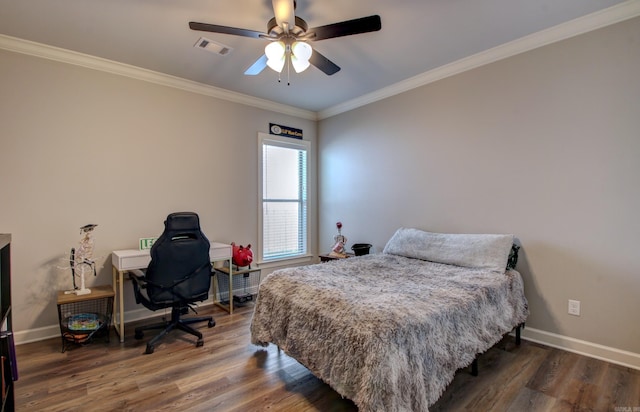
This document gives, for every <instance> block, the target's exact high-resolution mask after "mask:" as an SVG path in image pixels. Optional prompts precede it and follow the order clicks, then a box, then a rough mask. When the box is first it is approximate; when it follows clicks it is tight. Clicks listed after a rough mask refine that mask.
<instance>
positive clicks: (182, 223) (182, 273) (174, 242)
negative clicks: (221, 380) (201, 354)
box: [131, 212, 216, 353]
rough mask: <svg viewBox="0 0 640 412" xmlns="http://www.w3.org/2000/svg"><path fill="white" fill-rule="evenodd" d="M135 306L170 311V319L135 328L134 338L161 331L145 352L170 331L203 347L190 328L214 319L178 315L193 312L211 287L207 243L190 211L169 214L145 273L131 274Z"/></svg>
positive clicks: (196, 334) (197, 332) (136, 272)
mask: <svg viewBox="0 0 640 412" xmlns="http://www.w3.org/2000/svg"><path fill="white" fill-rule="evenodd" d="M131 280H132V281H133V291H134V294H135V298H136V303H142V304H143V305H144V306H146V307H147V308H149V309H150V310H153V311H155V310H158V309H164V308H169V307H170V308H171V320H170V321H168V322H167V321H165V322H162V323H157V324H153V325H148V326H141V327H138V328H136V329H135V338H136V339H142V338H143V336H144V334H143V331H144V330H149V329H163V330H162V332H160V334H158V335H157V336H156V337H154V338H153V339H151V340H150V341H149V342H148V343H147V350H146V352H145V353H153V350H154V348H155V344H156V343H157V342H158V341H159V340H160V339H162V337H163V336H164V335H166V334H167V333H169V332H171V331H172V330H173V329H181V330H183V331H185V332H188V333H190V334H192V335H195V336H197V338H198V341H197V342H196V346H202V345H204V341H203V340H202V333H200V332H199V331H197V330H196V329H194V328H192V327H191V326H189V325H190V324H192V323H195V322H204V321H208V326H209V327H210V328H212V327H213V326H215V324H216V323H215V321H214V320H213V317H211V316H207V317H199V318H187V319H181V318H180V315H184V314H187V313H188V311H189V309H191V310H193V311H194V312H195V310H194V308H193V306H192V305H191V304H192V303H195V302H201V301H204V300H206V299H207V298H208V296H209V287H210V286H211V261H210V258H209V240H208V239H207V237H206V236H205V235H204V233H202V231H201V230H200V219H199V218H198V215H197V214H195V213H192V212H180V213H172V214H170V215H169V216H167V220H166V221H165V222H164V232H163V233H162V235H160V237H159V238H158V239H157V240H156V241H155V243H154V244H153V246H152V247H151V262H150V263H149V266H148V268H147V270H146V272H142V271H134V272H132V273H131Z"/></svg>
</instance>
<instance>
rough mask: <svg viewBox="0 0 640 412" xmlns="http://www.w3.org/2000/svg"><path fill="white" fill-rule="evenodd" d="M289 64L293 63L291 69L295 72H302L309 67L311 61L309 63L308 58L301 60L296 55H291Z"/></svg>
mask: <svg viewBox="0 0 640 412" xmlns="http://www.w3.org/2000/svg"><path fill="white" fill-rule="evenodd" d="M291 65H293V69H294V70H295V71H296V73H302V72H303V71H305V70H307V68H309V66H310V65H311V63H309V60H301V59H298V58H297V57H296V56H294V55H291Z"/></svg>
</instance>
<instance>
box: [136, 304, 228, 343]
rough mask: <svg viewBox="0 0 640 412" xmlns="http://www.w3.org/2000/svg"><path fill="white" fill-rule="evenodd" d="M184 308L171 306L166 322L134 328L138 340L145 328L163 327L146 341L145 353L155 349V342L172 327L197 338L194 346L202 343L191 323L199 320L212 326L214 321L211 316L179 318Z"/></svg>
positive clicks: (198, 332)
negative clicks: (168, 318) (169, 317)
mask: <svg viewBox="0 0 640 412" xmlns="http://www.w3.org/2000/svg"><path fill="white" fill-rule="evenodd" d="M183 311H184V308H178V307H173V308H172V309H171V320H170V321H168V322H166V321H165V322H160V323H154V324H152V325H144V326H139V327H137V328H136V329H135V338H136V339H138V340H140V339H142V338H144V332H143V331H145V330H154V329H163V330H162V332H160V333H159V334H158V335H156V336H155V337H154V338H153V339H151V340H150V341H149V342H147V350H146V351H145V353H146V354H151V353H153V351H154V350H155V345H156V343H157V342H158V341H159V340H160V339H162V338H163V337H164V336H165V335H166V334H168V333H169V332H171V331H172V330H174V329H180V330H182V331H184V332H187V333H190V334H192V335H194V336H196V337H197V338H198V340H197V341H196V347H198V346H202V345H204V340H203V339H202V333H201V332H200V331H198V330H196V329H194V328H192V327H191V326H189V325H191V324H193V323H199V322H205V321H206V322H207V327H209V328H212V327H214V326H215V325H216V321H215V320H213V317H212V316H202V317H197V318H186V319H181V318H180V315H181V314H182V313H183Z"/></svg>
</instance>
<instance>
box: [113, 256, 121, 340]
mask: <svg viewBox="0 0 640 412" xmlns="http://www.w3.org/2000/svg"><path fill="white" fill-rule="evenodd" d="M123 283H124V272H121V271H119V270H117V269H116V267H115V266H114V267H113V275H112V279H111V284H112V285H113V293H115V300H117V304H114V305H113V326H114V327H115V330H116V333H117V334H118V336H120V342H124V288H123V286H122V284H123ZM116 308H117V310H118V311H119V313H118V316H117V317H116V313H117V312H116Z"/></svg>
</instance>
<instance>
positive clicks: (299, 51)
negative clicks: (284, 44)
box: [291, 41, 313, 73]
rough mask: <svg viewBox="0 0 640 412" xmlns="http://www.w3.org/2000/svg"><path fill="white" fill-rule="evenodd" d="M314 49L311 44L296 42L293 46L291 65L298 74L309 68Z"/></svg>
mask: <svg viewBox="0 0 640 412" xmlns="http://www.w3.org/2000/svg"><path fill="white" fill-rule="evenodd" d="M312 53H313V49H312V48H311V46H310V45H309V43H305V42H302V41H295V42H293V44H292V45H291V64H292V65H293V69H294V70H295V71H296V73H302V72H303V71H305V70H307V68H308V67H309V65H310V63H309V59H310V58H311V54H312Z"/></svg>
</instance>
